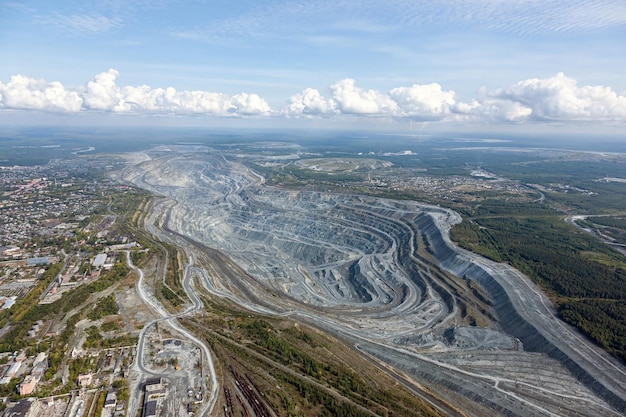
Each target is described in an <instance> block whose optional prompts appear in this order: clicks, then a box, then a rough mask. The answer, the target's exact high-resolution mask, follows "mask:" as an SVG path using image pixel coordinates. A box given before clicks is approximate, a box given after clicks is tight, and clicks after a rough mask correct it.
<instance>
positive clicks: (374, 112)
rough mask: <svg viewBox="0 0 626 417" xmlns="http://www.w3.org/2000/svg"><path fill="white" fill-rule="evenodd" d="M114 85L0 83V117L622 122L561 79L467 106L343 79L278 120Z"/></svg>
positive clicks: (170, 91)
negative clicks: (20, 113)
mask: <svg viewBox="0 0 626 417" xmlns="http://www.w3.org/2000/svg"><path fill="white" fill-rule="evenodd" d="M118 77H119V72H118V71H116V70H114V69H110V70H108V71H106V72H102V73H100V74H97V75H96V76H95V77H93V79H91V80H90V81H89V82H87V83H86V84H84V85H82V86H79V87H77V88H74V89H70V88H66V87H64V86H63V85H62V84H61V83H59V82H46V81H45V80H41V79H35V78H31V77H27V76H24V75H15V76H13V77H11V78H10V79H9V81H8V82H6V83H3V82H1V81H0V109H23V110H41V111H48V112H66V113H74V112H111V113H133V114H139V113H143V114H176V115H185V114H186V115H191V114H198V115H202V114H206V115H213V116H218V117H231V116H233V117H248V116H257V117H263V116H269V115H274V116H276V115H283V116H286V117H296V118H297V117H308V118H312V117H327V118H328V117H342V116H349V117H384V118H388V119H396V120H401V119H411V120H427V121H441V122H453V123H456V122H483V123H484V122H487V123H502V122H505V123H542V122H552V121H559V122H568V121H570V122H580V121H611V122H615V121H616V122H626V95H625V94H624V93H622V94H619V93H616V92H615V91H613V90H612V89H611V88H610V87H606V86H601V85H599V86H578V83H577V82H576V80H574V79H573V78H570V77H567V76H566V75H564V74H562V73H559V74H556V75H555V76H554V77H550V78H545V79H538V78H532V79H527V80H523V81H520V82H518V83H515V84H513V85H511V86H509V87H507V88H502V89H498V90H495V91H481V92H480V93H479V95H478V97H476V98H473V99H470V100H467V101H466V100H461V99H459V98H458V97H457V96H456V93H455V92H454V91H453V90H445V89H444V88H442V86H441V85H439V84H437V83H431V84H413V85H411V86H400V87H396V88H393V89H391V90H389V91H388V92H381V91H378V90H374V89H364V88H361V87H358V86H357V85H356V82H355V80H353V79H344V80H340V81H338V82H336V83H334V84H332V85H330V86H329V87H328V94H327V96H326V97H324V95H323V94H322V93H321V92H320V91H319V90H317V89H314V88H306V89H304V90H303V91H302V92H301V93H298V94H295V95H293V96H291V98H290V99H289V100H288V102H287V106H286V107H285V108H284V109H283V110H282V112H279V111H276V110H273V109H272V108H271V107H270V106H269V104H268V103H267V102H266V101H265V100H264V99H263V98H262V97H260V96H259V95H257V94H252V93H247V92H242V93H239V94H236V95H227V94H223V93H219V92H211V91H202V90H180V91H179V90H176V89H175V88H173V87H166V88H153V87H150V86H148V85H139V86H120V85H119V84H118Z"/></svg>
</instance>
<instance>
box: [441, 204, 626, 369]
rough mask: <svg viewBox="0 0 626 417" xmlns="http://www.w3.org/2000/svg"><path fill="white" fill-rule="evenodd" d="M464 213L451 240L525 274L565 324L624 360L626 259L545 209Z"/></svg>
mask: <svg viewBox="0 0 626 417" xmlns="http://www.w3.org/2000/svg"><path fill="white" fill-rule="evenodd" d="M465 214H466V217H465V219H464V221H463V222H462V223H461V224H459V225H457V226H455V227H454V228H453V229H452V232H451V237H452V239H453V240H455V241H456V242H458V243H459V245H461V246H462V247H464V248H466V249H469V250H472V251H474V252H477V253H479V254H481V255H483V256H486V257H488V258H490V259H493V260H495V261H499V262H507V263H509V264H510V265H512V266H514V267H515V268H517V269H519V270H520V271H522V272H524V273H525V274H526V275H528V276H529V277H531V278H532V279H533V280H534V281H535V282H536V283H537V284H538V285H540V286H541V287H542V288H543V289H544V290H545V291H546V292H547V293H548V295H549V296H550V298H551V299H552V300H553V302H554V303H555V304H556V306H557V308H558V311H559V315H560V317H561V318H562V319H563V320H564V321H566V322H568V323H570V324H572V325H574V326H576V327H577V328H579V329H580V330H581V331H582V332H583V333H584V334H586V335H587V336H588V337H589V338H590V339H592V340H593V341H594V342H596V343H597V344H598V345H600V346H602V347H603V348H605V349H606V350H607V351H608V352H610V353H612V354H614V355H615V356H617V357H619V358H621V360H623V361H624V362H626V259H625V258H624V256H623V255H621V254H619V253H618V252H616V251H615V250H614V249H613V248H611V247H610V246H609V245H607V244H605V243H603V242H601V241H600V240H599V239H598V238H596V237H594V236H592V235H591V234H589V233H586V232H584V231H582V230H580V229H578V228H576V227H575V226H572V225H570V224H568V223H566V222H565V221H564V216H563V215H562V214H559V213H556V212H554V211H550V210H549V209H546V208H543V209H542V208H539V207H533V206H530V207H525V206H523V205H522V206H509V205H503V204H501V203H494V204H491V205H489V204H487V205H483V206H481V207H480V208H478V209H476V210H473V211H466V213H465ZM606 223H609V221H608V220H606ZM611 224H612V225H613V226H622V222H612V223H611Z"/></svg>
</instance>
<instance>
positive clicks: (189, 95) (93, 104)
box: [0, 69, 272, 116]
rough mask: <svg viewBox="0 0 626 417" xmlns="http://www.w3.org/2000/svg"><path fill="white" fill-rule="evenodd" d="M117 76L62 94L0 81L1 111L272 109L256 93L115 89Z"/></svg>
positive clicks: (47, 86)
mask: <svg viewBox="0 0 626 417" xmlns="http://www.w3.org/2000/svg"><path fill="white" fill-rule="evenodd" d="M118 76H119V72H118V71H116V70H114V69H110V70H108V71H106V72H102V73H100V74H97V75H96V76H95V77H94V78H93V79H92V80H91V81H89V82H88V83H87V84H86V85H85V86H83V87H81V88H78V89H77V90H76V91H66V90H65V88H64V87H63V85H61V83H59V82H52V83H46V82H45V81H43V80H36V79H34V78H30V77H26V76H23V75H15V76H13V77H11V79H10V81H9V82H8V83H6V84H3V83H1V82H0V108H10V109H33V110H44V111H51V112H55V111H65V112H78V111H105V112H115V113H174V114H211V115H215V116H260V115H267V114H269V113H270V112H271V111H272V110H271V108H270V106H269V105H268V104H267V102H266V101H265V100H263V99H262V98H261V97H260V96H258V95H257V94H249V93H240V94H236V95H234V96H228V95H226V94H222V93H215V92H209V91H187V90H183V91H177V90H176V89H174V88H172V87H168V88H165V89H163V88H151V87H150V86H147V85H140V86H136V87H135V86H124V87H120V86H118V85H117V78H118Z"/></svg>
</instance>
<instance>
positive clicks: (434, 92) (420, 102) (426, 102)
mask: <svg viewBox="0 0 626 417" xmlns="http://www.w3.org/2000/svg"><path fill="white" fill-rule="evenodd" d="M389 96H390V97H391V98H392V99H393V100H394V101H395V102H396V103H397V104H398V108H399V109H400V111H401V114H402V115H405V116H417V117H423V118H428V117H441V116H443V115H446V114H449V113H450V110H451V108H452V107H453V106H454V105H455V104H456V100H455V97H454V96H455V93H454V91H443V90H442V89H441V86H440V85H439V84H437V83H432V84H425V85H418V84H413V85H412V86H411V87H398V88H394V89H392V90H391V91H390V92H389Z"/></svg>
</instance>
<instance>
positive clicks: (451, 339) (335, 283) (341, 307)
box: [122, 150, 626, 415]
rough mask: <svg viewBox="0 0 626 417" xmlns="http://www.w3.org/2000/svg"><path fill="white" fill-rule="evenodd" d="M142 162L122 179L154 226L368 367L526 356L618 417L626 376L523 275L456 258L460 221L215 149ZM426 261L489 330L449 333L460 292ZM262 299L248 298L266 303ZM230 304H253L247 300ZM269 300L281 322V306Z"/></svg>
mask: <svg viewBox="0 0 626 417" xmlns="http://www.w3.org/2000/svg"><path fill="white" fill-rule="evenodd" d="M147 155H148V158H145V157H142V158H135V164H134V165H131V166H130V167H129V168H128V169H126V171H125V172H124V173H123V174H122V175H123V179H124V180H126V181H128V182H131V183H134V184H136V185H137V186H139V187H141V188H144V189H147V190H150V191H152V192H154V193H157V194H159V195H163V196H166V197H167V198H168V199H169V200H168V203H166V204H163V205H161V206H159V207H161V208H160V209H162V210H163V211H164V213H163V216H162V218H161V222H162V227H164V228H167V229H169V230H172V231H174V232H176V233H179V234H180V235H183V236H186V237H188V238H191V239H193V240H194V241H196V242H200V243H202V244H203V245H206V246H208V247H210V248H212V250H217V251H219V252H221V253H223V254H225V255H227V257H228V258H229V259H231V260H232V261H233V262H234V263H236V264H237V265H238V267H240V268H242V269H243V270H244V271H245V273H246V274H247V275H248V276H249V277H252V278H253V279H254V281H255V284H258V285H259V287H258V288H259V289H260V290H263V291H267V292H268V293H269V292H271V293H272V294H281V295H282V296H283V297H284V299H285V300H287V299H288V300H292V301H294V300H295V302H296V303H299V304H300V305H301V306H302V308H303V311H304V310H306V315H304V314H303V316H304V317H307V319H311V314H312V313H311V311H315V312H316V313H315V314H318V316H316V318H315V319H311V320H315V321H316V324H318V325H319V326H321V327H326V328H328V329H329V330H331V329H332V331H334V332H339V333H341V334H342V336H344V337H347V338H353V340H355V341H357V340H358V341H359V343H360V346H361V348H362V349H363V350H367V351H368V352H370V353H371V354H372V355H373V356H376V357H378V358H380V359H382V360H385V361H386V362H387V363H390V364H393V365H394V366H397V367H399V368H401V369H405V370H408V369H410V368H411V365H410V364H411V363H412V362H411V361H413V362H415V361H416V360H418V359H417V358H418V356H411V355H415V354H414V353H411V352H410V351H402V352H400V351H398V350H396V349H395V348H393V347H394V346H395V347H398V346H403V347H408V348H410V349H421V352H429V351H427V350H424V349H430V351H433V352H434V351H436V352H442V351H455V350H459V349H460V350H463V349H472V350H485V349H487V350H494V349H499V350H507V349H508V350H511V351H520V350H521V349H522V346H523V349H525V350H527V351H533V352H540V353H545V354H547V355H549V356H550V357H552V358H554V359H556V360H557V361H559V362H560V363H562V364H563V365H564V366H565V367H566V368H568V369H569V370H571V371H572V372H573V373H574V375H575V376H576V378H578V380H579V381H582V382H584V384H585V385H587V386H588V387H589V388H591V389H592V390H593V391H594V392H595V393H596V394H597V395H599V396H600V397H602V398H603V399H604V400H605V401H606V402H608V403H609V404H611V405H612V406H613V407H615V408H617V409H618V410H624V408H625V401H624V398H626V387H625V386H624V384H623V382H620V380H621V381H624V380H626V378H625V379H621V376H622V373H623V370H622V369H621V368H620V367H619V365H615V364H614V362H612V361H611V360H609V359H607V358H606V357H605V356H604V355H603V354H602V353H598V352H597V351H596V350H595V349H594V348H592V347H589V346H588V345H586V344H582V345H581V344H580V343H578V341H580V339H578V336H577V335H575V334H573V333H572V332H571V330H570V329H568V328H567V327H566V326H564V325H563V324H561V323H559V322H558V321H557V320H556V319H555V317H554V311H553V310H552V307H551V305H550V303H549V302H548V301H547V300H546V299H545V297H544V296H542V295H541V294H540V292H539V291H538V290H537V288H536V287H535V286H534V285H533V284H532V283H530V282H529V280H528V279H527V278H526V277H524V276H523V275H522V274H520V273H519V272H518V271H515V270H513V269H512V268H510V267H507V266H503V265H500V264H496V263H494V262H490V261H487V260H485V259H482V258H480V257H477V256H476V255H473V254H470V253H467V252H465V251H462V250H460V249H458V248H456V247H454V246H453V245H452V244H451V243H450V241H449V239H448V230H449V228H450V227H451V225H452V224H454V223H457V222H459V221H460V220H461V219H460V216H459V215H458V214H456V213H454V212H452V211H450V210H445V209H442V208H439V207H435V206H429V205H423V204H419V203H416V202H412V201H393V200H385V199H376V198H368V197H362V196H355V195H345V194H333V193H322V192H314V191H293V190H283V189H277V188H272V187H268V186H265V185H264V184H263V180H262V178H261V177H259V176H258V175H256V174H254V173H252V172H251V171H250V170H248V169H247V168H246V167H244V166H242V165H239V164H235V163H232V162H228V161H227V160H226V159H224V158H223V157H222V156H220V155H218V154H215V153H212V152H198V151H197V150H196V152H194V153H192V154H186V153H172V152H163V153H161V152H153V153H149V154H147ZM418 244H419V245H427V246H428V248H427V250H428V252H429V253H430V254H431V255H432V257H431V258H430V259H422V258H420V256H419V255H418V254H417V252H418V247H417V245H418ZM433 261H434V262H436V263H439V266H440V267H441V268H443V269H445V270H447V271H449V272H451V273H452V274H454V275H456V276H457V277H463V278H464V279H468V280H473V281H475V282H477V283H478V284H480V286H481V287H482V288H483V289H484V290H485V291H486V293H487V294H488V295H489V297H490V298H491V302H492V310H493V313H494V314H495V316H496V317H497V319H498V327H497V328H493V329H475V328H474V329H472V328H468V327H461V328H457V329H456V330H454V328H455V327H457V326H459V325H460V324H462V323H461V322H460V321H459V317H460V314H459V308H458V304H459V300H458V299H457V298H458V295H455V293H454V291H452V290H450V288H453V286H448V289H446V288H443V287H442V285H440V284H438V282H441V281H440V280H438V279H434V278H433V270H432V269H433V268H437V265H436V264H433ZM223 287H224V288H229V289H234V288H242V284H241V283H237V284H236V285H230V286H229V285H227V284H226V283H225V284H224V285H223ZM233 291H234V290H233ZM263 291H258V294H255V297H261V298H262V297H263V294H262V292H263ZM235 292H236V291H235ZM234 296H236V297H241V302H242V303H250V302H251V299H250V297H247V298H246V293H245V291H242V292H239V293H237V294H234ZM272 303H273V304H275V308H276V309H277V311H280V309H281V302H280V301H279V300H272ZM284 308H285V309H291V308H293V304H289V307H287V306H286V304H285V306H284ZM501 330H503V331H504V332H505V333H506V334H504V333H503V332H502V331H501ZM507 334H508V335H507ZM511 336H512V337H511ZM519 341H521V344H520V343H518V342H519ZM369 342H375V344H370V343H369ZM381 346H388V348H385V349H383V348H382V347H381ZM581 346H582V348H581ZM516 355H517V357H523V354H522V353H521V352H520V353H516ZM409 358H412V359H409ZM438 360H446V359H438ZM552 366H556V365H552ZM431 372H432V374H429V373H428V367H427V366H426V364H425V363H424V366H423V368H421V371H420V373H419V375H421V377H420V378H425V379H426V380H429V381H439V380H440V379H442V378H444V379H445V378H448V379H447V380H446V381H447V382H446V381H443V382H442V381H439V382H438V383H440V384H441V385H442V386H449V387H458V390H457V391H467V390H471V389H472V388H471V387H472V386H471V385H467V386H465V385H463V384H462V383H457V382H454V381H453V379H454V377H453V376H452V374H450V376H449V377H444V374H443V373H441V370H440V369H437V370H435V368H433V370H432V371H431ZM620 372H622V373H620ZM416 375H417V374H416ZM428 375H430V376H428ZM623 375H625V376H626V373H624V374H623ZM416 378H417V376H416ZM520 378H522V379H523V378H524V377H523V376H522V377H520ZM564 383H567V384H570V385H571V384H572V382H571V381H569V382H567V381H565V382H564ZM496 385H498V384H496ZM567 389H568V388H567V387H566V386H564V387H563V390H564V392H565V391H567ZM484 390H489V384H487V385H484V384H483V385H480V384H477V385H476V388H475V389H474V391H471V392H468V393H466V394H463V395H465V396H466V397H467V398H470V399H471V398H473V399H472V401H478V402H484V403H488V402H489V401H487V398H488V397H490V395H492V394H493V393H489V392H486V391H485V392H484ZM500 391H501V390H498V392H499V394H498V395H500V394H501V392H500ZM542 392H543V391H542ZM581 392H582V391H581ZM516 395H521V394H519V393H518V394H516ZM542 395H543V394H542ZM581 395H582V394H581ZM585 395H590V396H591V397H593V395H592V394H585ZM505 397H506V401H505V400H504V398H505ZM502 398H503V400H502V402H498V401H496V403H494V406H493V407H490V408H493V409H498V410H500V409H501V410H505V411H506V410H508V412H505V411H503V413H504V414H507V413H508V414H511V415H515V414H516V413H517V414H519V415H534V414H533V413H528V411H527V410H526V411H523V410H525V408H524V406H523V405H520V404H517V403H516V402H515V401H513V402H511V400H510V398H509V397H507V396H506V395H504V396H503V397H502ZM515 404H517V405H515ZM542 407H543V406H542ZM583 408H584V407H583ZM589 410H591V409H589ZM589 410H588V411H589ZM590 412H591V411H590ZM593 412H595V411H593ZM537 415H541V413H539V414H537ZM589 415H593V414H589Z"/></svg>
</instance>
